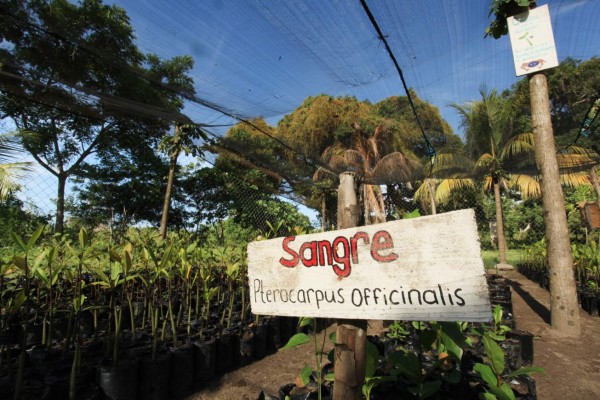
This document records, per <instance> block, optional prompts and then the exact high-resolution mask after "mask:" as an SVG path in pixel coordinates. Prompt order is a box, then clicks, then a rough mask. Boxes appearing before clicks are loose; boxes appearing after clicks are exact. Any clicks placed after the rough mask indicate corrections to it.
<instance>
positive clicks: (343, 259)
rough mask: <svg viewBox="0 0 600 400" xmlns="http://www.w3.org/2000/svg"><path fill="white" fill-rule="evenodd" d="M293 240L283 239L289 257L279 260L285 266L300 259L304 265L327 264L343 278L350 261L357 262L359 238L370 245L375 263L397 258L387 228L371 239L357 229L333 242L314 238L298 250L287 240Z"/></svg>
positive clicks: (293, 263)
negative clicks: (350, 235) (352, 233)
mask: <svg viewBox="0 0 600 400" xmlns="http://www.w3.org/2000/svg"><path fill="white" fill-rule="evenodd" d="M295 239H296V237H295V236H289V237H286V238H285V239H283V244H282V248H283V251H285V252H286V253H288V254H289V255H290V256H292V257H291V259H286V258H284V257H281V258H280V259H279V263H280V264H281V265H283V266H284V267H288V268H294V267H296V266H297V265H298V263H299V262H302V265H304V266H305V267H316V266H325V265H330V266H331V267H332V268H333V272H335V273H336V274H337V275H338V276H340V277H342V278H345V277H347V276H349V275H350V272H351V270H352V264H358V262H359V260H358V251H357V246H358V241H359V240H360V241H362V242H363V244H365V245H368V244H370V245H371V249H370V254H371V257H372V258H373V259H374V260H375V261H378V262H382V263H388V262H392V261H395V260H397V259H398V254H396V253H394V252H393V249H394V242H393V241H392V236H391V235H390V234H389V232H387V231H377V232H375V234H374V235H373V238H372V240H371V239H370V238H369V235H368V234H367V233H366V232H356V234H355V235H354V236H352V237H351V238H350V239H349V240H348V238H346V237H343V236H338V237H336V238H335V239H334V240H333V242H329V241H328V240H314V241H311V242H304V243H302V245H300V249H299V250H298V251H296V250H294V249H292V248H291V247H290V243H291V242H293V241H294V240H295ZM390 250H392V251H390Z"/></svg>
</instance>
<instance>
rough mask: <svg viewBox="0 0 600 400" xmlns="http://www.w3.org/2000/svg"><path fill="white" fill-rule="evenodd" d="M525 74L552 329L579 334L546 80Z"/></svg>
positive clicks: (540, 74) (574, 288)
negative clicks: (546, 264) (547, 269)
mask: <svg viewBox="0 0 600 400" xmlns="http://www.w3.org/2000/svg"><path fill="white" fill-rule="evenodd" d="M528 77H529V90H530V92H531V122H532V125H533V132H534V143H535V159H536V163H537V165H538V168H539V170H540V172H541V177H542V179H541V189H542V202H543V209H544V223H545V225H546V231H545V236H546V251H547V254H548V265H549V269H550V313H551V322H552V328H553V329H555V330H556V331H558V332H559V333H561V334H564V335H568V336H579V334H580V325H579V304H578V301H577V291H576V284H575V274H574V273H573V257H572V254H571V241H570V239H569V229H568V226H567V214H566V211H565V205H564V198H563V192H562V188H561V186H560V176H559V170H558V163H557V160H556V146H555V144H554V136H553V131H552V121H551V118H550V101H549V99H548V83H547V81H546V76H545V75H544V74H543V73H540V72H538V73H534V74H531V75H529V76H528Z"/></svg>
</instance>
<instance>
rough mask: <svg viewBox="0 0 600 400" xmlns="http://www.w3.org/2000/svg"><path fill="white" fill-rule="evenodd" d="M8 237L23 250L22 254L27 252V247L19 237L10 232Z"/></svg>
mask: <svg viewBox="0 0 600 400" xmlns="http://www.w3.org/2000/svg"><path fill="white" fill-rule="evenodd" d="M10 236H12V238H13V241H14V242H15V243H16V244H17V246H19V247H20V248H21V250H23V251H24V252H27V246H26V245H25V242H23V240H22V239H21V237H20V236H19V235H17V234H16V233H14V232H13V231H11V232H10Z"/></svg>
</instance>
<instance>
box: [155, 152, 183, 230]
mask: <svg viewBox="0 0 600 400" xmlns="http://www.w3.org/2000/svg"><path fill="white" fill-rule="evenodd" d="M178 158H179V151H176V152H175V154H173V155H172V156H171V162H170V164H169V176H168V178H167V189H166V190H165V201H164V202H163V211H162V218H161V219H160V229H159V237H160V239H161V240H164V239H166V237H167V222H168V220H169V207H170V206H171V194H172V193H173V181H174V180H175V169H176V168H177V159H178Z"/></svg>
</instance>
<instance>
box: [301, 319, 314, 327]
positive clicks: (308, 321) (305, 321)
mask: <svg viewBox="0 0 600 400" xmlns="http://www.w3.org/2000/svg"><path fill="white" fill-rule="evenodd" d="M313 320H314V318H308V317H302V318H300V319H299V320H298V328H303V327H305V326H307V325H312V323H313Z"/></svg>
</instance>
